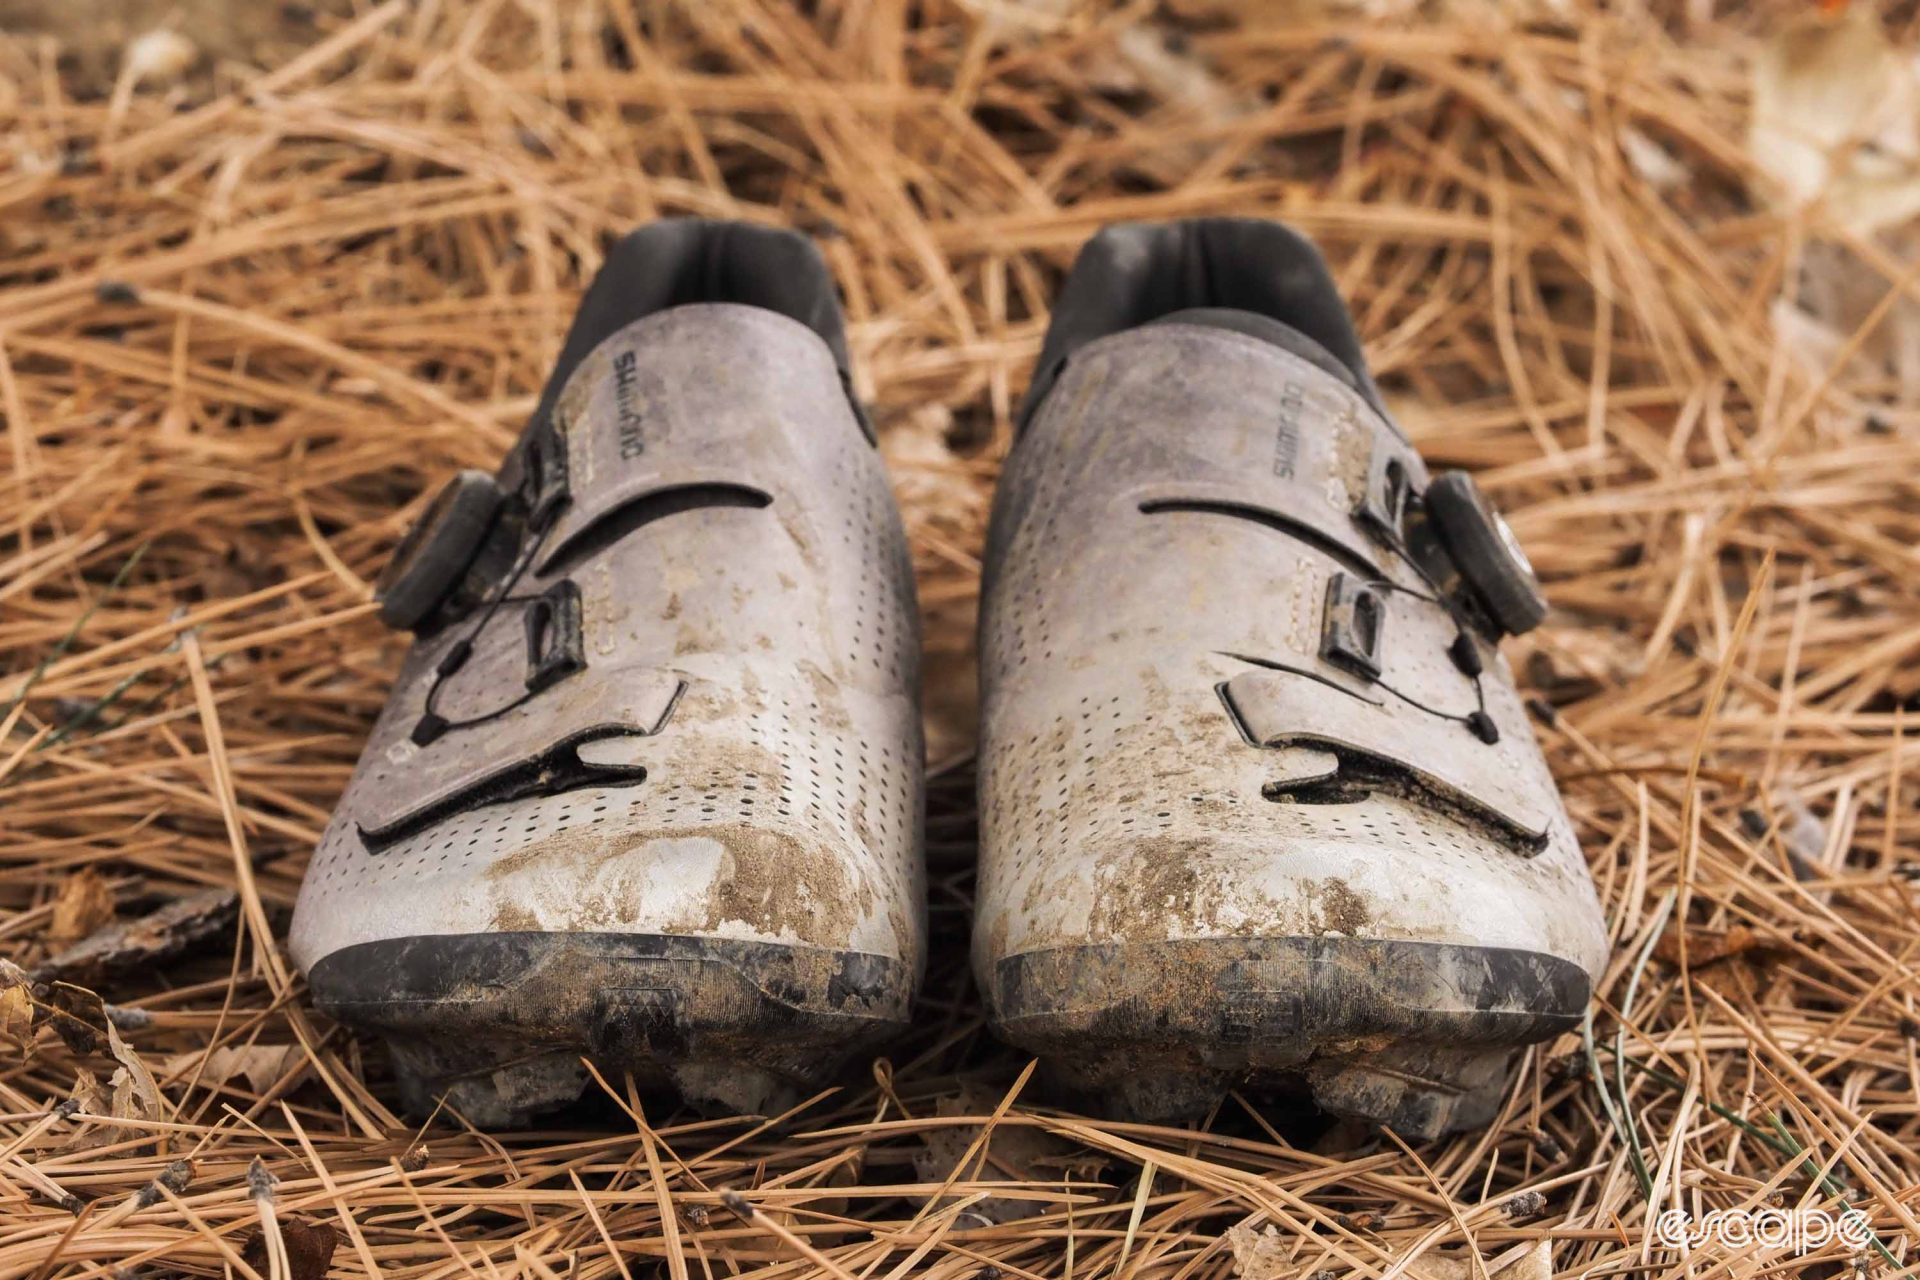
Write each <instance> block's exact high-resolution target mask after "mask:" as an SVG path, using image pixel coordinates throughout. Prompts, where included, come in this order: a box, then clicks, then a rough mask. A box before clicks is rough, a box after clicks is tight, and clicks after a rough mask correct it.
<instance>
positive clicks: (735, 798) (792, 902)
mask: <svg viewBox="0 0 1920 1280" xmlns="http://www.w3.org/2000/svg"><path fill="white" fill-rule="evenodd" d="M491 483H492V484H493V486H494V487H495V489H496V490H497V492H498V495H499V497H498V501H497V502H496V503H495V504H494V510H493V514H492V519H491V522H490V524H488V525H487V527H486V529H485V531H484V533H483V534H481V535H480V536H478V537H476V536H475V534H474V531H473V529H472V527H471V526H470V525H464V524H463V525H461V526H460V527H458V528H453V529H449V528H448V527H447V522H448V521H450V520H451V519H452V518H453V517H452V516H449V515H448V514H447V512H448V511H450V510H451V511H455V512H457V511H458V510H460V509H461V508H460V506H459V504H458V503H457V502H454V501H453V500H451V499H449V500H448V502H447V503H440V504H436V506H435V511H434V512H433V513H430V516H429V519H428V522H427V523H428V524H429V525H430V526H432V527H429V528H427V529H426V530H425V531H424V532H422V533H421V534H419V535H418V537H417V538H415V539H412V540H411V542H412V546H411V547H410V548H408V549H407V551H406V554H405V555H403V557H402V560H403V565H402V568H401V569H400V570H399V571H398V575H397V576H398V577H399V579H400V580H401V581H402V582H403V584H409V585H408V593H409V597H408V598H409V599H412V600H416V601H417V600H420V599H425V598H427V597H428V596H430V595H433V594H435V593H436V591H437V592H438V594H439V596H440V598H439V602H438V603H437V605H435V606H434V607H433V608H432V610H431V611H430V613H429V614H428V615H427V616H425V617H424V618H421V619H418V620H417V622H416V640H415V643H414V646H413V649H412V650H411V652H410V653H409V654H408V656H407V658H406V661H405V663H404V664H403V666H402V668H401V671H400V674H399V677H398V679H397V681H396V683H395V686H394V689H393V692H392V695H391V697H390V699H389V702H388V704H387V706H386V708H385V710H384V711H383V713H382V715H381V716H380V718H379V720H378V722H377V723H376V724H375V726H374V729H373V732H372V735H371V737H370V738H369V741H368V743H367V747H366V750H365V752H364V754H363V756H362V758H361V761H360V765H359V767H358V769H356V771H355V774H354V776H353V778H352V780H351V781H350V783H349V785H348V787H347V791H346V793H345V795H344V796H343V797H342V798H341V801H340V804H339V807H338V809H337V810H336V812H335V814H334V817H333V821H332V822H331V823H330V824H329V826H328V829H327V831H326V833H325V835H324V836H323V838H322V840H321V843H320V846H319V848H318V850H317V851H316V853H315V857H314V861H313V863H312V866H311V867H310V869H309V872H308V875H307V879H306V882H305V884H304V885H303V886H302V890H301V896H300V900H299V903H298V906H297V909H296V913H295V919H294V927H293V934H292V944H293V950H294V955H295V957H296V959H297V960H298V961H299V962H300V964H301V965H302V967H303V968H304V969H305V970H306V971H307V973H308V975H309V980H310V985H311V987H312V990H313V992H314V995H315V999H316V1001H317V1002H318V1003H319V1004H320V1005H321V1007H322V1008H323V1009H327V1010H329V1011H331V1012H334V1013H336V1014H337V1015H338V1016H341V1017H343V1018H346V1019H349V1020H353V1021H356V1022H359V1023H361V1024H363V1025H367V1026H370V1027H373V1028H374V1029H377V1030H381V1031H383V1032H385V1033H386V1034H387V1035H388V1037H389V1039H390V1040H391V1041H392V1043H393V1045H394V1049H395V1054H396V1062H397V1063H399V1065H400V1067H401V1070H402V1073H403V1074H404V1075H407V1076H408V1077H409V1081H408V1088H409V1089H411V1090H413V1091H414V1093H415V1094H416V1095H418V1096H421V1097H425V1096H427V1095H428V1094H430V1093H432V1092H434V1091H436V1090H442V1089H452V1090H454V1091H455V1092H456V1093H457V1094H458V1095H459V1096H460V1097H461V1098H462V1099H464V1100H465V1102H464V1105H466V1106H468V1107H469V1108H472V1109H473V1110H474V1111H475V1112H476V1113H477V1114H498V1115H502V1116H508V1115H510V1116H512V1117H516V1118H520V1117H524V1116H525V1115H527V1114H529V1113H531V1112H532V1111H534V1110H537V1109H538V1108H539V1107H540V1106H544V1105H551V1104H553V1103H556V1102H561V1101H564V1100H566V1098H568V1097H570V1096H571V1092H577V1091H578V1088H579V1087H580V1085H581V1083H582V1082H583V1080H584V1076H583V1075H582V1073H581V1071H580V1069H579V1066H578V1062H577V1059H578V1058H579V1057H580V1055H581V1054H583V1053H587V1054H601V1053H603V1052H604V1053H606V1054H607V1055H610V1056H609V1061H608V1065H610V1066H612V1067H614V1068H615V1069H617V1070H633V1071H635V1072H636V1074H638V1075H641V1076H645V1077H647V1078H656V1079H663V1080H671V1081H673V1082H674V1083H676V1084H677V1085H678V1086H679V1087H680V1088H681V1089H682V1091H683V1092H684V1093H685V1094H686V1095H687V1096H688V1097H689V1098H692V1099H694V1100H697V1101H698V1100H706V1101H714V1102H718V1103H721V1104H724V1105H728V1106H751V1105H759V1102H761V1101H764V1100H765V1099H766V1097H769V1096H771V1095H770V1094H768V1092H767V1090H769V1089H776V1086H777V1088H781V1089H785V1088H799V1087H807V1086H809V1085H810V1084H812V1083H814V1082H817V1081H818V1080H819V1079H821V1078H823V1077H824V1075H826V1074H829V1073H831V1071H832V1070H834V1069H835V1067H836V1065H837V1063H838V1062H839V1061H840V1060H841V1059H843V1058H845V1057H846V1056H847V1055H849V1054H852V1053H856V1052H859V1051H861V1050H862V1049H864V1048H866V1047H868V1046H870V1045H872V1044H873V1043H875V1042H876V1040H877V1039H878V1038H880V1037H883V1036H884V1035H885V1034H887V1033H888V1031H890V1030H891V1029H893V1028H895V1027H897V1026H898V1025H900V1024H901V1023H902V1022H903V1021H904V1018H905V1012H906V1007H907V1002H908V999H909V997H910V995H911V989H912V985H913V983H914V981H915V980H916V978H915V975H916V974H917V973H918V971H919V969H920V967H921V964H922V948H923V938H922V934H923V922H922V912H923V905H922V904H923V901H924V888H923V877H924V873H923V870H922V866H921V852H920V841H921V834H920V822H921V810H922V804H921V778H920V765H921V760H920V750H921V748H920V726H919V715H918V710H917V690H918V638H917V634H916V631H917V611H916V608H915V605H914V597H913V584H912V577H911V566H910V562H909V560H908V556H907V549H906V542H905V536H904V533H903V531H902V529H901V525H900V521H899V516H898V513H897V512H896V511H895V509H894V506H893V500H892V494H891V490H890V488H889V486H888V484H887V480H886V476H885V473H884V470H883V468H882V466H881V463H880V460H879V457H878V453H877V451H876V450H875V449H874V448H873V447H872V443H871V441H870V440H869V438H868V437H867V435H866V434H865V431H864V426H863V423H862V422H861V420H860V418H859V417H858V416H857V414H856V413H855V411H854V406H853V405H852V403H851V401H850V399H849V397H848V394H847V384H846V377H845V342H844V337H843V335H842V331H841V324H840V319H839V311H838V305H837V303H836V302H835V301H834V297H833V292H832V286H831V281H830V280H829V278H828V276H827V274H826V268H825V265H824V264H823V263H822V262H821V261H820V259H819V256H818V254H817V252H816V251H814V250H813V249H812V247H811V246H810V245H809V244H807V243H806V242H805V241H804V240H803V239H801V238H800V237H798V236H794V235H792V234H791V233H781V232H772V231H768V230H766V229H762V228H753V227H742V226H733V225H727V224H705V223H668V224H660V225H657V226H655V227H650V228H648V229H646V230H645V231H642V232H640V233H637V234H636V235H635V236H632V237H629V238H628V239H627V240H626V241H623V242H622V243H621V244H620V245H619V246H617V247H616V249H615V250H614V252H613V254H612V255H611V256H610V257H609V260H608V265H607V267H606V268H605V269H604V270H603V271H602V272H601V274H600V275H599V277H597V278H596V280H595V282H594V283H593V285H592V286H591V288H590V289H589V290H588V293H587V297H586V300H585V301H584V302H583V304H582V309H581V314H580V317H579V318H578V320H577V321H576V323H575V325H574V328H573V331H572V333H571V334H570V335H569V337H568V340H567V349H566V354H565V355H564V356H563V358H562V360H561V361H560V364H559V367H558V368H557V369H556V371H555V374H554V377H553V379H552V381H551V382H550V384H549V386H548V388H547V391H546V393H545V394H544V395H543V397H542V399H541V402H540V407H539V409H538V410H537V411H536V412H535V414H534V416H533V418H532V420H531V421H530V423H529V425H528V428H527V431H526V433H525V434H524V435H523V437H522V438H521V440H520V442H519V443H518V444H517V445H516V446H515V447H514V449H513V450H512V451H511V452H510V454H509V455H508V457H507V459H506V461H505V462H504V464H503V465H502V467H501V470H500V472H499V474H498V476H497V477H495V478H493V480H492V481H491ZM456 484H457V485H459V486H461V488H460V490H459V492H460V493H465V492H468V491H469V490H470V489H471V488H474V487H476V486H473V485H472V484H471V482H469V481H466V480H462V481H457V482H456ZM420 548H427V549H428V552H426V553H423V552H422V551H421V550H420ZM461 562H464V563H461ZM421 564H429V565H430V566H439V567H440V568H441V569H442V570H443V576H444V577H445V578H447V579H450V580H451V579H457V581H449V582H443V583H441V584H439V585H438V586H437V587H436V586H435V585H434V584H432V583H430V582H427V581H426V579H427V578H428V577H430V575H429V574H427V573H425V572H424V571H423V572H417V573H416V572H414V568H415V567H417V566H419V565H421ZM490 966H491V967H492V968H493V969H494V970H496V971H497V974H496V976H495V977H494V978H492V979H487V980H483V976H484V975H485V974H486V973H487V972H488V971H489V967H490ZM849 975H854V976H853V977H850V976H849ZM859 975H865V976H859ZM856 978H857V981H856V980H855V979H856ZM876 984H877V985H876ZM882 988H884V989H882ZM641 989H645V990H650V991H655V992H656V995H657V997H658V998H657V999H656V998H655V997H648V999H649V1000H652V1001H653V1003H652V1005H650V1006H649V1007H650V1008H653V1009H654V1012H653V1013H649V1014H646V1015H645V1016H644V1017H641V1015H639V1014H636V1015H634V1016H635V1017H639V1018H640V1021H641V1022H643V1023H646V1024H647V1025H649V1026H653V1025H654V1024H656V1023H658V1024H660V1025H659V1026H658V1027H656V1030H658V1032H659V1034H657V1035H654V1034H652V1033H649V1034H648V1035H645V1036H627V1037H625V1038H624V1039H623V1038H622V1037H620V1036H613V1037H612V1038H609V1033H608V1031H607V1026H608V1023H607V1017H608V1016H611V1015H607V1014H606V1011H605V1010H604V1009H603V1008H602V1007H601V1006H604V1005H606V1004H607V1002H608V1001H614V1002H615V1003H618V1002H619V1001H620V1000H623V999H626V998H627V997H626V996H621V995H620V994H619V993H620V992H623V991H624V992H628V993H629V994H631V992H633V991H637V990H641ZM856 997H857V998H856ZM656 1015H657V1016H656ZM621 1016H622V1017H625V1016H626V1015H625V1014H622V1015H621ZM649 1019H651V1021H649ZM661 1019H665V1022H664V1023H662V1022H661V1021H660V1020H661ZM782 1036H784V1037H785V1043H786V1049H785V1050H784V1051H782V1052H780V1053H772V1052H767V1053H760V1052H759V1051H756V1050H754V1048H753V1046H754V1045H755V1044H756V1043H757V1041H756V1037H762V1038H765V1037H772V1038H774V1039H778V1038H780V1037H782ZM742 1081H747V1082H754V1083H753V1084H752V1087H751V1088H744V1089H743V1088H741V1087H737V1086H739V1084H740V1082H742ZM729 1082H732V1083H729ZM763 1085H764V1086H765V1088H762V1087H761V1086H763ZM570 1091H571V1092H570Z"/></svg>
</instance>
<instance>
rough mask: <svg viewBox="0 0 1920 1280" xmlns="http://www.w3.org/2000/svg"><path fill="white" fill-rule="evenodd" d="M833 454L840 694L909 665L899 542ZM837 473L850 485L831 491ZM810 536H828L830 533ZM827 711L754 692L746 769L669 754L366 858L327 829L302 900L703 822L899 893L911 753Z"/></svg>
mask: <svg viewBox="0 0 1920 1280" xmlns="http://www.w3.org/2000/svg"><path fill="white" fill-rule="evenodd" d="M814 444H817V442H814ZM841 445H842V447H841V448H840V449H839V450H838V451H834V452H820V451H818V450H817V449H814V450H813V452H810V453H809V454H808V455H807V456H808V458H809V460H810V461H811V462H812V464H813V465H815V466H817V467H818V469H819V474H820V476H821V477H823V483H826V484H828V485H830V487H831V492H832V493H833V495H834V500H835V504H836V509H837V510H838V511H839V513H840V514H839V524H840V527H839V529H838V534H839V537H838V539H837V541H838V543H839V546H838V548H837V549H836V551H837V554H839V555H840V556H842V557H844V559H845V561H846V563H847V565H849V566H851V567H852V568H853V569H854V570H855V571H852V572H840V573H836V574H833V575H830V577H831V580H832V581H834V582H837V583H839V584H841V587H840V589H841V590H842V591H844V592H845V593H846V594H845V595H844V596H841V597H836V598H835V599H834V600H833V601H832V602H831V606H832V608H831V611H832V614H833V616H835V617H843V618H849V619H850V622H851V625H850V626H848V627H847V628H846V629H845V633H844V634H838V635H836V637H835V639H836V641H837V646H838V651H837V652H836V653H835V654H833V655H832V660H831V663H830V666H829V670H828V671H827V672H826V674H827V676H828V677H829V678H830V679H831V680H832V681H833V682H835V683H836V684H837V685H839V686H840V687H842V688H848V689H852V688H856V687H874V686H879V687H886V686H887V685H888V683H889V682H891V683H893V684H895V685H900V686H904V685H905V684H906V683H907V682H908V679H909V677H910V675H911V672H912V669H913V666H914V665H915V663H917V661H918V643H917V637H916V636H915V634H914V627H913V610H914V604H913V571H912V562H911V559H910V556H909V554H908V549H907V544H906V539H905V537H904V535H903V533H902V532H901V529H900V525H899V520H898V516H897V514H896V513H895V511H894V508H893V505H892V497H891V492H890V490H889V488H888V486H887V481H886V477H885V472H884V469H883V468H882V467H881V464H880V462H879V460H878V458H877V456H876V455H875V454H874V453H873V451H872V450H871V449H870V448H868V447H866V444H865V442H864V440H860V439H858V438H849V439H848V440H846V441H843V442H841ZM810 448H813V445H810ZM849 476H852V477H855V478H856V481H855V483H852V484H849V483H848V482H847V477H849ZM823 509H824V508H823ZM822 532H823V533H824V534H826V535H827V536H828V538H830V539H831V538H832V535H833V533H834V532H835V530H834V528H833V526H828V527H827V528H825V529H823V530H822ZM876 673H878V674H877V675H876ZM839 710H840V711H841V712H842V713H844V714H843V715H842V716H841V717H839V718H837V720H836V721H835V722H834V723H829V722H828V720H827V718H826V717H825V715H824V714H823V712H822V710H821V708H820V706H819V704H818V701H817V700H816V699H814V698H812V697H811V696H808V695H803V694H800V693H799V692H797V690H796V689H794V688H790V687H789V688H783V687H782V686H780V685H779V684H778V683H769V684H768V685H765V686H763V700H762V701H761V702H760V703H759V705H756V706H752V707H751V708H750V709H748V710H746V711H745V712H744V715H745V726H744V727H745V730H746V733H745V735H744V736H745V737H746V738H747V739H748V740H749V741H750V742H751V743H752V744H753V746H754V747H755V748H757V750H756V751H755V752H754V753H753V758H754V759H756V760H758V761H761V762H765V763H763V766H762V768H761V769H759V770H758V771H756V770H753V769H744V770H743V769H732V768H723V767H719V766H718V764H717V763H713V762H707V761H703V760H700V759H698V758H697V757H699V755H700V753H699V751H698V750H697V749H693V750H689V751H688V752H687V753H686V757H685V758H684V759H683V758H682V757H680V756H671V757H670V759H671V760H672V763H671V764H670V765H669V766H667V767H664V768H661V769H658V770H655V771H654V774H653V776H652V777H650V779H649V781H648V782H646V783H644V784H642V785H639V786H635V787H625V788H621V787H603V788H596V789H587V790H580V791H573V792H568V793H565V794H563V795H559V796H550V797H544V798H537V799H528V800H519V801H514V802H511V803H508V804H502V805H492V806H485V807H481V808H477V809H474V810H471V811H470V812H467V813H464V814H460V815H457V816H456V817H454V818H452V819H449V820H448V821H446V822H444V823H441V824H438V825H436V826H435V827H433V828H431V829H429V830H427V831H424V832H422V833H420V834H419V835H418V836H416V837H414V838H413V839H410V840H407V841H403V842H400V843H398V844H396V845H393V846H391V847H389V848H387V849H385V850H383V851H382V852H381V853H379V854H369V853H368V852H367V851H366V850H365V849H364V847H363V846H362V844H361V841H360V839H359V836H358V833H357V831H355V830H354V829H353V828H352V827H351V826H341V827H334V828H330V829H329V831H328V833H327V835H326V836H325V837H324V838H323V839H322V841H321V844H320V847H319V848H318V849H317V850H316V851H315V856H314V860H313V864H312V870H311V871H310V873H309V886H308V889H307V892H308V893H311V894H315V895H317V897H318V898H319V899H320V900H321V901H323V902H324V901H325V900H326V899H329V898H334V897H341V898H342V899H343V900H344V899H345V897H346V896H348V895H353V894H360V893H365V892H368V891H372V892H375V893H378V892H379V891H380V890H381V889H383V888H390V887H392V886H397V885H402V884H405V883H408V882H409V881H414V880H417V879H419V878H421V877H432V876H448V877H458V876H466V877H471V876H473V875H475V874H477V873H478V872H480V871H483V870H484V869H485V868H486V867H488V866H490V865H491V864H493V863H494V862H496V861H498V860H499V859H501V858H503V857H506V856H509V855H512V854H516V853H519V852H522V851H524V850H526V849H528V848H531V847H534V846H535V845H538V844H539V843H540V842H542V841H545V840H548V839H551V838H552V837H554V836H556V835H559V834H561V833H564V832H568V831H581V832H589V833H591V838H593V839H596V840H598V839H612V838H614V837H616V836H618V835H619V834H621V833H625V832H634V831H645V832H649V833H657V834H659V835H662V836H673V835H675V834H679V833H684V834H687V835H697V834H699V832H700V831H701V830H702V829H703V828H704V829H710V828H712V827H714V826H715V825H716V824H745V825H750V826H751V827H752V828H753V829H754V830H756V831H764V832H767V833H769V834H773V835H790V836H792V837H794V838H796V839H798V840H802V841H808V840H815V841H819V840H824V841H829V842H832V843H833V844H835V845H836V846H838V847H841V848H846V849H851V850H857V851H863V854H862V855H857V856H864V857H865V859H866V861H867V863H868V864H869V867H868V870H869V872H870V873H871V875H872V876H873V877H874V878H875V879H876V881H877V882H878V883H879V884H881V885H889V886H890V891H891V892H892V893H894V894H895V895H896V896H903V895H904V893H905V884H906V882H907V880H908V879H909V878H910V877H911V875H912V874H913V873H914V871H915V867H914V854H913V842H914V841H915V840H916V839H917V832H916V831H915V829H914V824H915V820H916V815H917V811H918V807H919V806H918V788H919V780H918V778H917V776H915V775H914V774H913V773H912V772H911V771H910V768H909V763H908V758H909V756H910V755H911V753H910V752H907V751H904V750H902V749H899V748H901V747H904V745H905V744H904V743H899V744H896V743H893V742H892V741H891V737H892V735H893V734H894V733H897V732H898V729H897V727H896V726H895V725H893V724H892V723H890V722H888V721H886V720H885V719H884V717H882V716H881V715H879V713H877V712H876V711H874V710H873V709H872V706H871V704H858V703H856V701H855V700H852V699H850V700H849V701H848V705H847V706H846V707H842V708H839ZM681 714H682V715H684V716H686V717H688V718H687V719H683V720H682V721H681V722H680V725H679V727H680V728H682V729H688V728H691V727H692V726H693V725H694V724H695V723H696V722H697V720H698V711H697V707H696V705H695V704H694V703H691V702H690V703H688V704H685V705H683V707H682V708H681ZM728 714H735V713H733V712H729V713H728ZM849 717H851V718H849ZM863 717H864V718H863ZM876 744H877V745H876ZM724 754H725V753H721V755H724ZM734 754H743V753H734ZM718 758H720V756H716V760H717V759H718ZM368 766H369V767H368V769H367V774H366V776H365V777H364V778H362V779H361V780H360V781H359V782H358V783H357V784H356V785H361V786H381V785H383V784H385V785H391V784H392V783H393V781H394V778H393V774H392V773H391V771H390V766H389V765H387V763H386V762H385V761H384V760H382V759H380V758H379V757H377V756H376V757H371V758H370V759H369V761H368ZM343 909H349V910H350V909H351V907H350V906H348V907H345V908H343Z"/></svg>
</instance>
